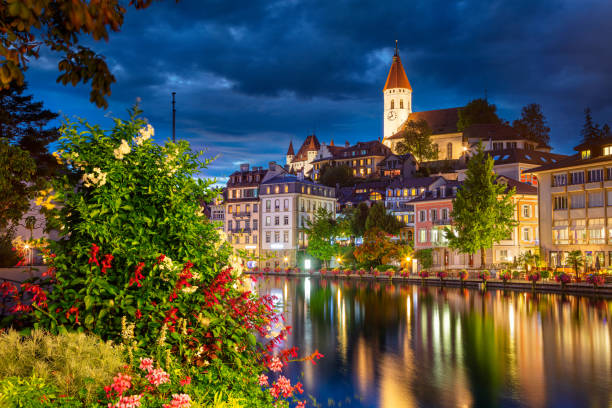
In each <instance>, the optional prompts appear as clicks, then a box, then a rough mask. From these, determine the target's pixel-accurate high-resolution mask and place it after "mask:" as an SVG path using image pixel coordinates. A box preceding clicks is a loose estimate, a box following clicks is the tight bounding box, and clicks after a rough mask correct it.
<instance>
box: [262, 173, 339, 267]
mask: <svg viewBox="0 0 612 408" xmlns="http://www.w3.org/2000/svg"><path fill="white" fill-rule="evenodd" d="M335 207H336V197H335V189H334V188H331V187H326V186H322V185H318V184H315V183H313V182H312V181H310V180H305V179H304V178H303V177H301V176H300V175H293V174H288V173H286V172H285V173H281V174H277V175H275V176H273V177H267V178H266V179H265V180H264V181H263V182H262V184H261V221H262V223H261V236H262V242H261V261H260V265H261V266H263V267H270V268H275V267H281V268H287V267H295V266H299V267H300V268H303V267H304V266H303V265H298V251H301V250H304V249H305V248H306V247H307V246H308V236H307V235H306V234H305V233H304V231H302V228H303V227H305V226H306V225H307V224H306V220H312V219H313V217H314V214H315V212H316V211H317V209H319V208H325V209H326V210H327V211H328V212H330V213H331V214H332V215H333V216H335Z"/></svg>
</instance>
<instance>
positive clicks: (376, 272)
mask: <svg viewBox="0 0 612 408" xmlns="http://www.w3.org/2000/svg"><path fill="white" fill-rule="evenodd" d="M372 275H374V277H375V278H378V275H380V271H379V270H378V269H377V268H374V270H373V271H372Z"/></svg>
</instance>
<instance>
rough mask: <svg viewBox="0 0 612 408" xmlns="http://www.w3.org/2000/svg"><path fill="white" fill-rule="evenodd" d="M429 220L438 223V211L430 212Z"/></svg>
mask: <svg viewBox="0 0 612 408" xmlns="http://www.w3.org/2000/svg"><path fill="white" fill-rule="evenodd" d="M431 220H432V221H434V222H435V221H438V210H436V209H433V210H431Z"/></svg>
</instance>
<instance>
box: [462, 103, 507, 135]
mask: <svg viewBox="0 0 612 408" xmlns="http://www.w3.org/2000/svg"><path fill="white" fill-rule="evenodd" d="M496 111H497V107H496V106H495V105H494V104H492V103H489V102H488V101H487V100H486V99H482V98H479V99H474V100H473V101H471V102H470V103H468V104H467V105H465V107H463V108H461V109H459V120H458V121H457V130H459V131H460V132H463V131H464V130H465V129H467V128H468V127H469V126H470V125H474V124H487V123H492V124H499V123H502V120H501V119H500V118H499V116H497V112H496Z"/></svg>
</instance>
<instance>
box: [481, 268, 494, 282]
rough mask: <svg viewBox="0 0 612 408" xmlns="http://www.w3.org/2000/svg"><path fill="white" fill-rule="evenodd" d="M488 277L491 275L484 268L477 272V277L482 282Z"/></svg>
mask: <svg viewBox="0 0 612 408" xmlns="http://www.w3.org/2000/svg"><path fill="white" fill-rule="evenodd" d="M490 277H491V274H490V273H489V271H488V270H486V269H483V270H482V271H480V272H479V273H478V279H480V280H482V281H483V282H486V281H488V280H489V278H490Z"/></svg>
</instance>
